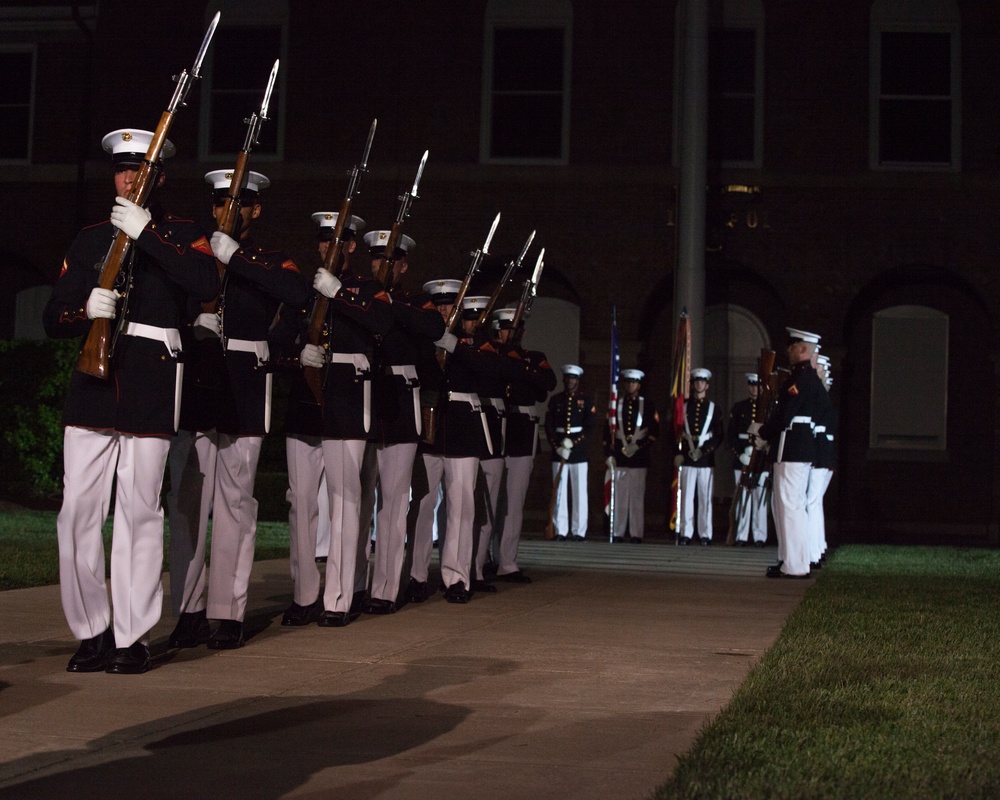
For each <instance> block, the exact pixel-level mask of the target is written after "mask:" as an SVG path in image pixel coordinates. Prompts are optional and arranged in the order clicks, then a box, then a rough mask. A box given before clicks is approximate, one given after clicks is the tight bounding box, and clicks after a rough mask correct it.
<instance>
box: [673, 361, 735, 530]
mask: <svg viewBox="0 0 1000 800" xmlns="http://www.w3.org/2000/svg"><path fill="white" fill-rule="evenodd" d="M711 379H712V373H711V372H710V371H709V370H707V369H705V368H704V367H700V368H698V369H693V370H691V388H692V397H690V398H688V400H687V401H686V402H685V403H684V434H683V436H682V437H681V440H680V441H679V442H678V444H677V446H678V450H679V452H678V455H677V456H675V463H677V464H678V466H679V467H680V488H681V538H680V539H679V542H680V544H689V543H690V542H691V540H692V539H693V537H694V531H695V501H696V499H697V506H698V535H699V537H700V538H701V543H702V544H703V545H707V544H709V543H710V542H711V541H712V487H713V485H714V482H715V481H714V478H715V451H716V449H717V448H719V447H721V446H722V443H723V435H724V426H723V422H722V414H723V413H724V412H721V411H719V409H718V408H717V407H716V405H715V403H714V402H712V401H711V400H709V399H708V396H707V392H708V382H709V381H710V380H711Z"/></svg>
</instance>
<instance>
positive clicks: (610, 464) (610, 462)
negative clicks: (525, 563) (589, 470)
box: [604, 456, 618, 469]
mask: <svg viewBox="0 0 1000 800" xmlns="http://www.w3.org/2000/svg"><path fill="white" fill-rule="evenodd" d="M604 463H605V464H607V465H608V469H614V468H615V467H616V466H618V465H617V464H615V458H614V456H608V457H607V460H605V462H604Z"/></svg>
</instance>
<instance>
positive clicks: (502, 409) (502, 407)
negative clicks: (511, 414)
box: [485, 397, 507, 417]
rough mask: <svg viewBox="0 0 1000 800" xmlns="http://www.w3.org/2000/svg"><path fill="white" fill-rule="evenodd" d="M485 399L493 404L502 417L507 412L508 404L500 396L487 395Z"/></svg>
mask: <svg viewBox="0 0 1000 800" xmlns="http://www.w3.org/2000/svg"><path fill="white" fill-rule="evenodd" d="M485 401H486V402H487V403H489V404H490V405H491V406H493V408H495V409H496V410H497V412H498V413H499V414H500V416H501V417H502V416H505V415H506V414H507V404H506V403H505V402H504V401H503V400H501V399H500V398H499V397H487V398H485Z"/></svg>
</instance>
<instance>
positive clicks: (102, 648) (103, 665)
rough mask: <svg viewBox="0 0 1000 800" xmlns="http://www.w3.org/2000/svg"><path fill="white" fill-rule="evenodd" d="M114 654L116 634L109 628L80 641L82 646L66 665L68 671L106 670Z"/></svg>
mask: <svg viewBox="0 0 1000 800" xmlns="http://www.w3.org/2000/svg"><path fill="white" fill-rule="evenodd" d="M114 654H115V634H114V632H113V631H112V630H111V628H108V629H107V630H106V631H104V633H99V634H97V636H93V637H91V638H90V639H84V640H83V641H82V642H80V646H79V647H78V648H77V650H76V652H75V653H74V654H73V657H72V658H71V659H70V660H69V663H68V664H67V665H66V671H67V672H104V670H106V669H107V668H108V664H109V663H110V662H111V658H112V656H114Z"/></svg>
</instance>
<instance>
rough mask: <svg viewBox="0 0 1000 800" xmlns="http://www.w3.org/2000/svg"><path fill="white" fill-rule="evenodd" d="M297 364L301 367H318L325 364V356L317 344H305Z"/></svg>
mask: <svg viewBox="0 0 1000 800" xmlns="http://www.w3.org/2000/svg"><path fill="white" fill-rule="evenodd" d="M299 363H300V364H301V365H302V366H303V367H316V368H317V369H319V368H320V367H322V366H324V365H325V364H326V354H325V353H324V352H323V348H322V347H320V346H319V345H318V344H307V345H306V346H305V347H303V348H302V352H301V353H300V354H299Z"/></svg>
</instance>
